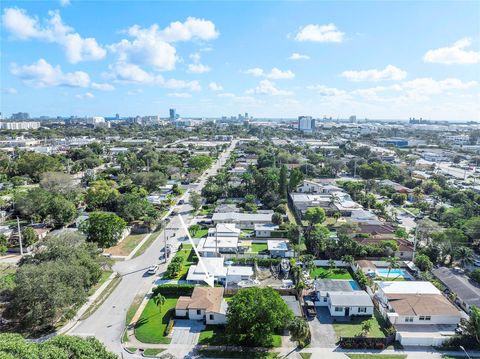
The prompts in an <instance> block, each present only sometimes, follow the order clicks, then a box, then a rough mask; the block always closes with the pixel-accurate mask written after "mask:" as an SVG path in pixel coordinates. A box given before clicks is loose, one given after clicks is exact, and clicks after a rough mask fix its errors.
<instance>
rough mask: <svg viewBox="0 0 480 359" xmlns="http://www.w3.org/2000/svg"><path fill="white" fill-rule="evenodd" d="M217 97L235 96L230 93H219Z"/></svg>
mask: <svg viewBox="0 0 480 359" xmlns="http://www.w3.org/2000/svg"><path fill="white" fill-rule="evenodd" d="M218 97H235V94H234V93H231V92H223V93H219V94H218Z"/></svg>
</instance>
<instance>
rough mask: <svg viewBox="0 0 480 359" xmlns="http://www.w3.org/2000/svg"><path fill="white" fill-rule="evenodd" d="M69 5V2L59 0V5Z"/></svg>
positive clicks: (67, 0)
mask: <svg viewBox="0 0 480 359" xmlns="http://www.w3.org/2000/svg"><path fill="white" fill-rule="evenodd" d="M70 3H71V2H70V0H60V5H62V6H63V7H67V6H69V5H70Z"/></svg>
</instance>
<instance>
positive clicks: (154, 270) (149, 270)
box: [147, 264, 158, 275]
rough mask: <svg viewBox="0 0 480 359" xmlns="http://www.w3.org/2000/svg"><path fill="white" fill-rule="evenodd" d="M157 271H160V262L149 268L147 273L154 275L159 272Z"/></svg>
mask: <svg viewBox="0 0 480 359" xmlns="http://www.w3.org/2000/svg"><path fill="white" fill-rule="evenodd" d="M157 271H158V264H155V265H154V266H151V267H150V268H148V270H147V273H148V274H151V275H154V274H157Z"/></svg>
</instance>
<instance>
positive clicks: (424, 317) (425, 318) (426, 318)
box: [418, 315, 432, 320]
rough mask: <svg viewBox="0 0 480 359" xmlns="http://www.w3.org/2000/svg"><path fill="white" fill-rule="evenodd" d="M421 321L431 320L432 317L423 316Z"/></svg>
mask: <svg viewBox="0 0 480 359" xmlns="http://www.w3.org/2000/svg"><path fill="white" fill-rule="evenodd" d="M418 319H420V320H431V319H432V317H431V316H430V315H421V316H420V318H418Z"/></svg>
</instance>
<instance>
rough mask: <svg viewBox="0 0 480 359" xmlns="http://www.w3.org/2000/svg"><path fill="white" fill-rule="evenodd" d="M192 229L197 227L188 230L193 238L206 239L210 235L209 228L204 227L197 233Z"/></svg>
mask: <svg viewBox="0 0 480 359" xmlns="http://www.w3.org/2000/svg"><path fill="white" fill-rule="evenodd" d="M192 227H193V228H195V226H190V228H188V231H189V232H190V236H192V237H193V238H205V237H206V236H207V235H208V228H207V227H203V226H202V227H201V228H200V229H197V230H196V231H194V230H192Z"/></svg>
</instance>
